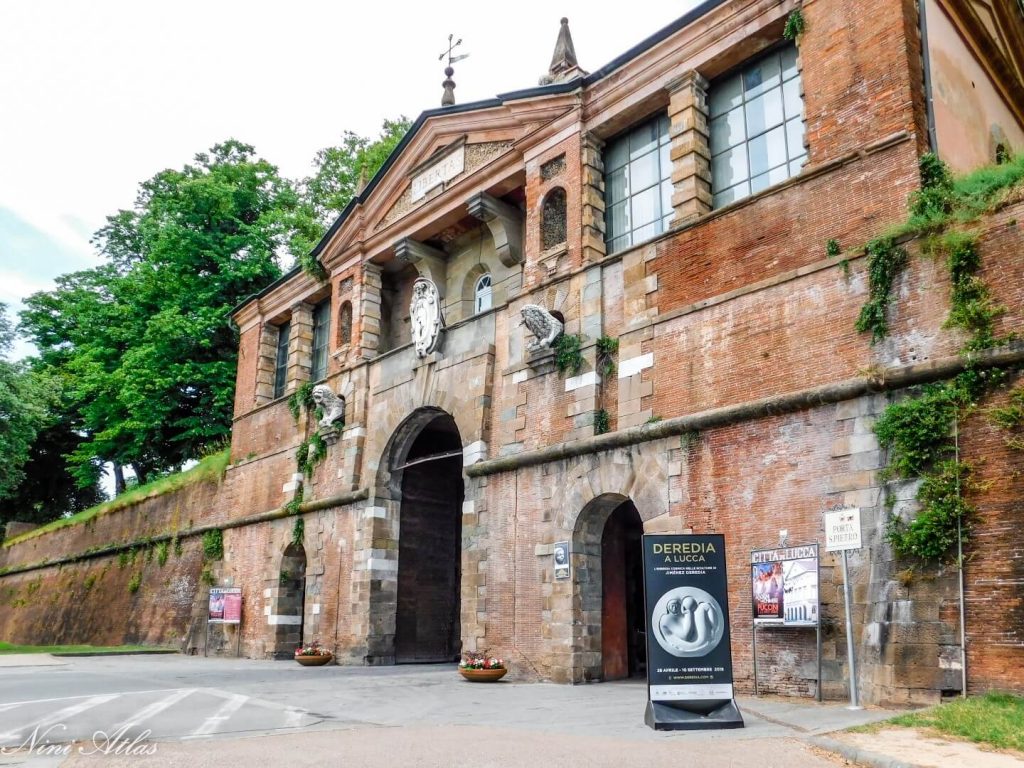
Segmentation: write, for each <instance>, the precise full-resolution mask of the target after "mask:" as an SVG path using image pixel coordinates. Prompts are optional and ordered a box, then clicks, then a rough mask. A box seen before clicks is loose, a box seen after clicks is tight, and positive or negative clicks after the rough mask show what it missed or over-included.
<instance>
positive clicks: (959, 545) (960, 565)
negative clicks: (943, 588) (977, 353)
mask: <svg viewBox="0 0 1024 768" xmlns="http://www.w3.org/2000/svg"><path fill="white" fill-rule="evenodd" d="M959 422H960V420H959V418H958V414H956V413H955V412H954V415H953V446H954V448H955V451H956V453H955V460H956V498H957V500H958V501H959V499H960V428H959V427H960V423H959ZM956 567H957V575H958V577H959V579H958V580H959V582H960V689H961V690H960V696H961V697H963V698H965V699H966V698H967V609H966V606H965V603H966V598H965V596H964V539H963V531H962V530H961V519H960V515H957V516H956Z"/></svg>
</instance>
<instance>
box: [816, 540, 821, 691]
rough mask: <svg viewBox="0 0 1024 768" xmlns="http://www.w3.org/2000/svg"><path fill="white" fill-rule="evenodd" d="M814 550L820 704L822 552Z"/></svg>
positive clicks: (817, 549)
mask: <svg viewBox="0 0 1024 768" xmlns="http://www.w3.org/2000/svg"><path fill="white" fill-rule="evenodd" d="M814 549H815V552H816V554H817V557H816V560H815V561H816V562H817V564H818V576H817V579H818V608H817V613H816V615H815V617H814V618H815V619H816V621H815V626H814V631H815V633H816V634H817V638H816V641H817V646H818V696H817V698H818V702H819V703H820V702H821V701H822V700H823V699H822V693H821V550H820V549H819V548H818V547H817V545H815V547H814Z"/></svg>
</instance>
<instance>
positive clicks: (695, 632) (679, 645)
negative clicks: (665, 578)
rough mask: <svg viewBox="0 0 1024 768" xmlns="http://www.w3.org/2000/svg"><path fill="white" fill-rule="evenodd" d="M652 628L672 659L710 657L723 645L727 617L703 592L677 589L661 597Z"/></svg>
mask: <svg viewBox="0 0 1024 768" xmlns="http://www.w3.org/2000/svg"><path fill="white" fill-rule="evenodd" d="M651 627H652V628H653V629H654V638H655V640H657V641H658V645H660V646H661V647H662V648H664V649H665V650H666V651H668V652H669V653H671V654H672V655H673V656H678V657H679V658H688V657H693V656H707V655H708V654H709V653H711V651H713V650H715V648H717V647H718V644H719V643H720V642H722V635H723V634H724V632H725V614H724V613H723V612H722V606H720V605H719V604H718V601H717V600H715V598H713V597H712V596H711V595H709V594H708V593H707V592H705V591H704V590H703V589H697V588H696V587H676V588H675V589H670V590H669V591H668V592H666V593H665V594H664V595H662V596H661V598H659V600H658V603H657V605H655V607H654V615H653V616H652V617H651Z"/></svg>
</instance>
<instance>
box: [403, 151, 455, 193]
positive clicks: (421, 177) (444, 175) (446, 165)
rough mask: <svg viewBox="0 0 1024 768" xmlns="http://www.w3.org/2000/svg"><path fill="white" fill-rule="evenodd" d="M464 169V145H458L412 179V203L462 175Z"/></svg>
mask: <svg viewBox="0 0 1024 768" xmlns="http://www.w3.org/2000/svg"><path fill="white" fill-rule="evenodd" d="M465 168H466V145H465V144H460V145H459V146H458V148H457V149H455V150H454V151H452V152H449V153H448V154H447V155H445V156H444V157H443V158H441V159H440V160H438V161H437V162H436V163H434V164H433V165H432V166H430V167H429V168H427V169H426V170H423V171H420V173H418V174H416V175H415V176H413V177H412V199H413V202H415V201H417V200H420V199H422V198H423V196H424V195H426V194H427V192H429V191H430V190H432V189H433V188H434V187H436V186H438V185H439V184H444V183H445V182H446V181H450V180H451V179H454V178H455V177H456V176H458V175H459V174H460V173H462V172H463V171H464V170H465Z"/></svg>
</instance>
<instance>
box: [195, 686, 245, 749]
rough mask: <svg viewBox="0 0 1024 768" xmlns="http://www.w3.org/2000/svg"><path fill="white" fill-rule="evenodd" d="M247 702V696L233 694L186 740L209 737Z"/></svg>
mask: <svg viewBox="0 0 1024 768" xmlns="http://www.w3.org/2000/svg"><path fill="white" fill-rule="evenodd" d="M248 700H249V697H248V696H243V695H242V694H240V693H236V694H233V695H232V696H231V698H230V699H228V700H227V701H225V702H224V704H222V705H221V708H220V709H218V710H217V711H216V713H214V714H213V715H212V716H210V717H208V718H206V722H204V723H203V724H202V725H200V726H199V727H198V728H196V729H195V730H194V731H192V733H191V734H190V735H188V736H185V737H184V738H186V739H201V738H203V737H206V736H210V735H211V734H212V733H214V732H215V731H216V730H218V726H220V725H221V724H222V723H223V722H224V721H226V720H227V719H228V718H230V717H231V716H232V715H233V714H235V712H237V711H238V710H239V709H241V708H242V705H244V704H245V702H247V701H248Z"/></svg>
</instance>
